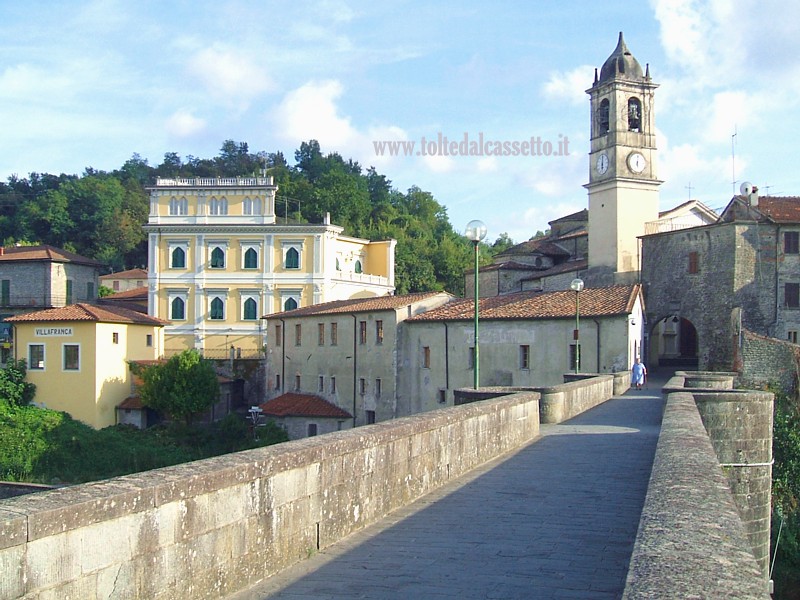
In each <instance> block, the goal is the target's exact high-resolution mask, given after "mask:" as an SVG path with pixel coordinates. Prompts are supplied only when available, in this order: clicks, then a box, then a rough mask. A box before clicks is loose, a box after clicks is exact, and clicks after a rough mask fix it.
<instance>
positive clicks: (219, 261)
mask: <svg viewBox="0 0 800 600" xmlns="http://www.w3.org/2000/svg"><path fill="white" fill-rule="evenodd" d="M211 268H212V269H224V268H225V251H224V250H223V249H222V248H220V247H219V246H217V247H216V248H214V249H213V250H212V251H211Z"/></svg>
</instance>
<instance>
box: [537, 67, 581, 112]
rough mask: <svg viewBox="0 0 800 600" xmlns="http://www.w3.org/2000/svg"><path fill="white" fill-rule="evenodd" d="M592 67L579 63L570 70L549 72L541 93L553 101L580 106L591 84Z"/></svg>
mask: <svg viewBox="0 0 800 600" xmlns="http://www.w3.org/2000/svg"><path fill="white" fill-rule="evenodd" d="M592 73H593V67H592V66H590V65H581V66H580V67H577V68H575V69H572V70H571V71H561V72H553V73H550V78H549V79H548V80H547V81H546V82H545V84H544V86H542V93H543V94H544V96H545V97H546V98H548V99H549V100H552V101H554V102H560V101H564V102H569V103H570V104H572V105H575V106H580V105H583V104H585V103H586V98H587V96H586V90H587V89H588V88H589V87H590V86H591V85H592V80H593V75H592Z"/></svg>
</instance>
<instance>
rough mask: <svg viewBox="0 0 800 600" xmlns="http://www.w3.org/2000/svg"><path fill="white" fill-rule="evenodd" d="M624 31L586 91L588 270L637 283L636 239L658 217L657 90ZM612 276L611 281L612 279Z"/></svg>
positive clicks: (637, 243) (637, 255)
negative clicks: (588, 121)
mask: <svg viewBox="0 0 800 600" xmlns="http://www.w3.org/2000/svg"><path fill="white" fill-rule="evenodd" d="M657 87H658V85H657V84H655V83H653V81H652V80H651V79H650V67H649V65H648V66H647V68H646V70H645V72H642V67H641V65H640V64H639V62H638V61H637V60H636V59H635V58H634V57H633V55H632V54H631V52H630V50H628V47H627V46H626V45H625V40H624V39H623V37H622V33H621V32H620V34H619V41H618V42H617V47H616V48H615V49H614V52H612V53H611V56H609V57H608V59H607V60H606V62H605V63H603V66H602V68H601V69H600V74H599V76H598V73H597V70H595V75H594V84H593V85H592V87H591V88H589V89H588V90H586V93H587V94H589V98H590V106H591V146H590V151H589V183H588V184H586V185H585V186H584V187H586V189H587V190H588V192H589V269H590V273H592V271H593V272H594V273H595V274H596V275H598V276H599V275H602V274H608V275H609V277H608V278H606V279H607V280H610V281H613V282H615V283H623V282H630V281H635V280H636V278H637V275H638V270H639V240H638V239H637V238H638V236H641V235H643V234H644V233H645V223H648V222H650V221H656V220H657V219H658V204H659V194H658V187H659V185H661V183H662V182H661V181H660V180H659V179H658V177H657V175H656V136H655V117H654V112H653V108H654V92H655V89H656V88H657ZM611 275H613V277H611Z"/></svg>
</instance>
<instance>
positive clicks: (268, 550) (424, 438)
mask: <svg viewBox="0 0 800 600" xmlns="http://www.w3.org/2000/svg"><path fill="white" fill-rule="evenodd" d="M538 417H539V394H538V393H535V392H522V393H516V394H513V395H508V396H505V397H503V398H498V399H494V400H488V401H486V402H480V403H476V404H470V405H468V406H459V407H452V408H446V409H441V410H437V411H431V412H426V413H424V414H420V415H415V416H411V417H407V418H403V419H397V420H395V421H389V422H385V423H379V424H376V425H372V426H367V427H360V428H357V429H352V430H348V431H343V432H337V433H331V434H327V435H323V436H319V437H314V438H308V439H304V440H297V441H293V442H286V443H284V444H279V445H277V446H271V447H268V448H261V449H258V450H251V451H247V452H240V453H237V454H230V455H226V456H220V457H216V458H212V459H207V460H202V461H197V462H194V463H187V464H183V465H178V466H175V467H168V468H164V469H157V470H153V471H148V472H144V473H139V474H135V475H129V476H124V477H118V478H115V479H110V480H107V481H101V482H96V483H90V484H84V485H77V486H73V487H68V488H62V489H57V490H50V491H46V492H41V493H38V494H32V495H28V496H24V497H19V498H11V499H8V500H3V501H0V573H2V577H0V598H3V599H6V598H19V597H23V596H25V597H40V598H45V597H48V598H50V597H52V598H66V597H73V598H95V597H97V598H100V597H103V598H106V597H109V598H110V597H126V598H131V597H136V598H158V599H160V600H161V599H172V598H175V599H181V600H182V599H184V598H216V597H223V596H226V595H229V594H232V593H233V592H235V591H237V590H239V589H242V588H245V587H248V586H251V585H254V584H255V583H257V582H258V581H260V580H262V579H264V578H266V577H268V576H270V575H272V574H274V573H276V572H278V571H280V570H281V569H283V568H285V567H287V566H289V565H291V564H293V563H295V562H298V561H300V560H302V559H304V558H306V557H308V556H309V555H310V554H311V553H313V552H315V551H316V550H318V549H321V548H325V547H327V546H330V545H331V544H333V543H334V542H336V541H338V540H339V539H341V538H342V537H344V536H346V535H348V534H350V533H352V532H353V531H355V530H358V529H361V528H363V527H365V526H366V525H369V524H371V523H372V522H374V521H377V520H379V519H380V518H382V517H384V516H385V515H387V514H388V513H389V512H391V511H392V510H394V509H396V508H398V507H400V506H402V505H405V504H408V503H410V502H412V501H413V500H415V499H417V498H419V497H420V496H422V495H424V494H426V493H427V492H430V491H431V490H433V489H436V488H437V487H439V486H441V485H443V484H444V483H446V482H448V481H450V480H451V479H454V478H456V477H458V476H460V475H462V474H464V473H466V472H467V471H469V470H471V469H473V468H475V467H477V466H478V465H480V464H482V463H484V462H486V461H488V460H491V459H493V458H495V457H497V456H500V455H502V454H504V453H506V452H509V451H511V450H513V449H515V448H518V447H521V446H523V445H525V444H527V443H529V442H531V441H532V440H533V439H535V438H536V437H537V436H538V434H539V418H538Z"/></svg>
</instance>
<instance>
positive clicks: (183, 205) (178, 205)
mask: <svg viewBox="0 0 800 600" xmlns="http://www.w3.org/2000/svg"><path fill="white" fill-rule="evenodd" d="M169 214H170V216H173V217H185V216H186V215H188V214H189V201H188V200H187V199H186V196H181V197H180V198H178V197H177V196H172V197H171V198H170V199H169Z"/></svg>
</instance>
